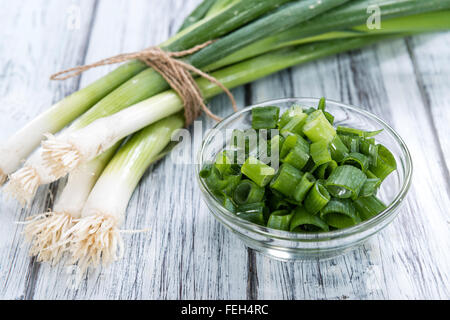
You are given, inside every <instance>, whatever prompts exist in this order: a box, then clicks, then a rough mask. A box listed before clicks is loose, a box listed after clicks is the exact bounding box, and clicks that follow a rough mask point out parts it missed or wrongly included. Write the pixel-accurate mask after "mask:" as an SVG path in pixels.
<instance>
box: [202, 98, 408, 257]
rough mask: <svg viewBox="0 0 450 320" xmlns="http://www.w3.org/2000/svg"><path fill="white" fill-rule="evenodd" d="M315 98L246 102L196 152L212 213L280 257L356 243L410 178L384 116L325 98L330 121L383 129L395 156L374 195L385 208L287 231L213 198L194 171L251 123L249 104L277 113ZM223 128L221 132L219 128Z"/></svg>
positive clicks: (330, 252) (395, 206) (380, 224)
mask: <svg viewBox="0 0 450 320" xmlns="http://www.w3.org/2000/svg"><path fill="white" fill-rule="evenodd" d="M318 103H319V99H316V98H288V99H279V100H271V101H267V102H264V103H260V104H257V105H253V106H250V107H247V108H245V109H243V110H241V111H239V112H237V113H234V114H232V115H230V116H228V117H227V118H225V119H223V120H222V121H221V122H219V123H218V124H216V125H215V126H214V128H212V129H211V130H209V131H208V133H207V134H206V136H205V138H204V139H203V143H202V146H201V149H200V151H199V153H198V159H197V164H196V176H197V179H198V183H199V186H200V189H201V191H202V194H203V197H204V200H205V202H206V204H207V205H208V207H209V209H210V211H211V213H212V214H213V216H214V217H215V218H216V219H217V220H218V221H219V222H221V223H222V224H223V225H225V226H226V227H227V228H228V229H230V230H231V231H232V232H233V233H235V234H236V235H237V236H238V237H239V238H240V239H242V241H244V243H245V244H246V245H247V246H248V247H250V248H253V249H255V250H257V251H259V252H261V253H263V254H266V255H269V256H271V257H274V258H277V259H281V260H294V259H312V258H313V259H316V258H329V257H333V256H336V255H338V254H341V253H343V252H346V251H348V250H350V249H354V248H356V247H357V246H358V245H361V244H362V243H363V242H364V241H365V240H367V239H368V238H369V237H371V236H373V235H374V234H376V233H377V232H379V231H381V230H382V229H383V228H384V227H386V226H387V225H388V224H389V223H391V222H392V221H393V220H394V218H395V217H396V216H397V214H398V211H399V209H400V207H401V205H402V203H403V202H404V199H405V197H406V195H407V193H408V190H409V187H410V184H411V175H412V161H411V155H410V153H409V151H408V148H407V147H406V145H405V143H404V141H403V140H402V138H401V137H400V136H399V135H398V134H397V133H396V132H395V131H394V129H392V128H391V127H390V126H389V125H388V124H387V123H386V122H384V121H383V120H381V119H380V118H378V117H377V116H375V115H373V114H371V113H369V112H367V111H365V110H362V109H360V108H358V107H354V106H350V105H346V104H343V103H340V102H335V101H331V100H327V104H326V110H327V111H328V112H330V113H331V114H332V115H333V116H335V125H343V126H349V127H354V128H359V129H363V130H368V131H371V130H379V129H384V130H383V132H382V133H380V134H379V135H377V136H376V141H377V142H378V143H381V144H383V145H384V146H386V147H387V148H388V149H389V150H390V151H391V152H392V154H393V155H394V157H395V159H396V161H397V170H396V171H394V172H393V173H391V174H390V175H389V177H388V178H386V180H384V181H383V183H382V185H381V188H380V191H379V193H378V197H380V198H381V199H382V200H383V201H384V203H386V204H388V206H387V208H386V210H384V211H383V212H381V213H380V214H378V215H377V216H375V217H373V218H371V219H370V220H367V221H364V222H362V223H360V224H358V225H355V226H353V227H350V228H346V229H340V230H335V231H330V232H320V233H319V232H318V233H293V232H287V231H280V230H275V229H270V228H267V227H263V226H260V225H256V224H254V223H251V222H248V221H246V220H243V219H241V218H239V217H237V216H236V215H235V214H233V213H232V212H231V211H229V210H227V209H226V208H225V207H223V206H222V204H221V203H219V202H218V201H217V200H216V199H215V197H214V196H213V194H212V193H211V192H210V191H209V190H208V188H207V187H206V184H205V182H204V181H203V179H202V178H200V176H199V172H200V170H201V168H202V167H203V165H204V164H205V163H211V162H213V161H214V160H215V158H216V155H217V154H218V153H219V152H220V151H222V150H223V148H225V147H226V145H227V144H228V141H227V140H228V139H229V138H230V136H231V134H230V132H231V131H232V130H233V129H241V130H242V129H247V128H251V110H252V109H253V108H255V107H261V106H268V105H274V106H278V107H280V109H281V110H280V114H281V113H282V112H284V111H285V110H286V109H287V108H289V107H290V106H292V105H293V104H297V105H300V106H302V107H317V105H318ZM225 133H227V134H225Z"/></svg>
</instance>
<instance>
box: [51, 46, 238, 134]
mask: <svg viewBox="0 0 450 320" xmlns="http://www.w3.org/2000/svg"><path fill="white" fill-rule="evenodd" d="M213 42H214V40H210V41H207V42H205V43H203V44H200V45H197V46H195V47H193V48H191V49H188V50H183V51H178V52H167V51H164V50H162V49H161V48H159V47H150V48H147V49H144V50H142V51H139V52H133V53H123V54H119V55H116V56H113V57H110V58H106V59H103V60H100V61H98V62H95V63H92V64H88V65H84V66H78V67H75V68H70V69H67V70H64V71H61V72H58V73H55V74H53V75H52V76H51V77H50V79H51V80H66V79H69V78H72V77H75V76H78V75H80V74H81V73H83V72H84V71H86V70H89V69H92V68H96V67H99V66H105V65H110V64H116V63H121V62H125V61H128V60H134V59H138V60H141V61H142V62H144V63H145V64H146V65H148V66H149V67H151V68H153V69H154V70H155V71H156V72H158V73H159V74H160V75H161V76H162V77H163V78H164V79H165V80H166V81H167V83H168V84H169V85H170V87H171V88H172V89H173V90H175V92H176V93H177V94H178V95H179V96H180V98H181V99H182V100H183V104H184V115H185V119H186V126H189V125H191V124H192V122H193V121H194V120H195V119H196V118H197V117H198V116H200V114H201V112H202V111H203V112H205V113H206V114H207V115H208V116H209V117H210V118H212V119H214V120H216V121H220V120H221V118H220V117H218V116H216V115H215V114H214V113H212V112H211V110H210V109H209V108H208V107H207V106H206V104H205V102H204V99H203V95H202V92H201V90H200V88H199V86H198V85H197V83H196V82H195V79H194V77H193V75H192V74H193V73H194V74H197V75H199V76H201V77H203V78H205V79H207V80H208V81H210V82H212V83H214V84H216V85H217V86H218V87H220V88H221V89H222V90H223V91H224V92H225V93H226V94H227V96H228V97H229V99H230V101H231V104H232V106H233V110H234V111H235V112H236V111H237V106H236V101H235V99H234V97H233V95H232V93H231V92H230V90H228V89H227V88H226V87H225V86H224V85H223V84H222V83H221V82H220V81H218V80H217V79H216V78H214V77H212V76H210V75H209V74H207V73H206V72H203V71H202V70H200V69H198V68H196V67H194V66H192V65H190V64H189V63H186V62H184V61H182V60H178V59H176V58H181V57H184V56H187V55H190V54H193V53H195V52H197V51H199V50H201V49H203V48H205V47H207V46H209V45H210V44H211V43H213Z"/></svg>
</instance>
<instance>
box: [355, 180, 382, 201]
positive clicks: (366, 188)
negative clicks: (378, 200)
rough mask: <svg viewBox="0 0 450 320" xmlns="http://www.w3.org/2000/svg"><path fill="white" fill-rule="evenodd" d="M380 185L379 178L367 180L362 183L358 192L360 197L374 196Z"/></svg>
mask: <svg viewBox="0 0 450 320" xmlns="http://www.w3.org/2000/svg"><path fill="white" fill-rule="evenodd" d="M380 184H381V179H379V178H372V179H367V180H366V182H364V184H363V186H362V188H361V191H360V192H359V196H360V197H369V196H374V195H375V194H376V193H377V189H378V187H379V186H380Z"/></svg>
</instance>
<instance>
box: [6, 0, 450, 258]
mask: <svg viewBox="0 0 450 320" xmlns="http://www.w3.org/2000/svg"><path fill="white" fill-rule="evenodd" d="M206 2H211V1H207V0H205V2H204V3H202V5H204V6H205V8H207V9H205V8H200V7H201V6H202V5H201V6H200V7H199V8H200V9H202V10H200V9H199V10H198V11H197V12H198V14H197V15H196V16H195V17H194V18H193V19H191V21H190V22H188V23H187V24H186V25H185V26H183V28H182V30H181V31H180V32H179V33H178V34H177V35H175V36H174V37H172V38H171V39H169V40H168V41H166V42H165V43H163V44H162V45H161V46H160V47H161V48H163V49H165V50H169V51H177V50H183V49H188V48H190V47H192V46H194V45H197V44H200V43H203V42H205V41H207V40H211V39H217V38H219V39H218V40H217V41H215V42H214V43H213V44H211V45H210V46H208V47H206V48H204V49H202V50H201V51H199V52H197V53H195V54H193V55H191V56H189V57H187V58H186V59H185V60H186V61H187V62H189V63H191V64H192V65H194V66H196V67H199V68H203V69H205V70H208V71H213V73H212V76H214V77H215V78H216V79H217V80H219V81H220V82H222V83H223V84H224V85H225V86H226V87H228V88H233V87H236V86H239V85H242V84H244V83H248V82H251V81H254V80H256V79H259V78H261V77H264V76H266V75H269V74H271V73H273V72H276V71H279V70H282V69H284V68H288V67H290V66H293V65H296V64H300V63H304V62H307V61H312V60H315V59H318V58H321V57H325V56H328V55H332V54H336V53H340V52H343V51H347V50H352V49H355V48H360V47H362V46H364V45H368V44H372V43H375V42H377V41H380V40H383V39H387V38H391V37H398V36H403V35H405V34H411V33H416V32H423V31H431V30H441V29H449V28H450V26H449V20H448V19H446V17H448V11H438V10H442V9H449V8H450V0H443V1H434V0H432V1H426V2H424V1H418V0H402V1H391V0H389V1H388V0H378V1H367V0H353V1H344V0H328V1H312V0H302V1H287V0H250V1H242V0H232V1H230V0H228V1H227V0H216V2H214V3H213V4H211V3H206ZM369 3H370V4H377V5H379V7H380V8H381V9H382V12H383V21H384V20H386V21H389V24H387V26H388V28H384V29H383V32H382V34H378V33H380V32H372V30H365V29H364V27H361V25H364V23H365V21H366V20H367V16H368V14H367V5H368V4H369ZM388 19H389V20H388ZM410 21H414V22H415V24H414V28H412V27H411V23H410ZM192 23H193V24H192ZM383 27H384V25H383ZM410 27H411V28H410ZM349 28H351V29H350V30H349ZM336 30H341V31H340V32H338V33H335V32H333V31H336ZM341 38H344V39H341ZM333 39H336V40H333ZM267 43H269V45H265V44H267ZM197 83H198V85H199V87H200V89H201V91H202V93H203V95H204V97H205V98H210V97H213V96H215V95H217V94H219V93H220V92H221V90H220V88H219V87H217V86H216V85H214V84H211V83H209V82H208V81H206V80H204V79H198V80H197ZM168 89H169V87H168V84H167V83H166V82H165V80H164V79H163V77H162V76H160V75H159V74H158V73H156V72H155V71H154V70H152V69H150V68H148V67H147V66H146V65H145V64H144V63H142V62H140V61H131V62H129V63H126V64H124V65H123V66H121V67H119V68H118V69H116V70H115V71H113V72H112V73H110V74H108V75H107V76H105V77H103V78H101V79H100V80H97V81H96V82H94V83H93V84H92V85H90V86H88V87H86V88H84V89H82V90H80V91H78V92H76V93H74V94H73V95H71V96H69V97H67V98H66V99H64V100H62V101H61V102H59V103H57V104H56V105H55V106H53V107H52V108H50V110H49V111H47V112H45V113H44V114H42V115H41V116H39V117H38V118H37V119H35V120H33V121H32V122H31V123H30V124H28V125H27V126H26V127H25V128H23V129H22V130H21V131H19V133H17V134H16V135H14V136H13V137H12V138H11V139H10V140H8V141H7V142H6V144H5V145H4V146H3V147H2V151H3V152H2V153H1V158H0V175H1V176H0V178H2V180H5V179H6V175H7V174H8V175H10V178H11V180H10V182H9V185H8V189H9V190H10V191H11V192H12V193H14V194H15V195H16V196H17V197H18V198H19V199H22V201H24V202H27V201H29V200H30V199H31V198H32V197H33V196H34V194H35V192H36V189H37V187H38V186H39V185H41V184H47V183H50V182H52V181H55V180H56V179H58V178H60V177H62V176H64V175H65V174H66V173H68V172H70V175H69V183H68V185H67V186H66V189H65V190H64V194H68V195H70V194H74V193H77V194H79V195H80V198H79V199H78V200H74V201H75V202H77V201H78V202H77V203H75V204H74V205H71V204H70V201H67V200H65V199H67V198H66V197H61V198H60V201H59V203H58V205H57V206H55V208H54V210H53V211H55V212H54V213H52V214H48V215H45V218H44V219H36V220H32V223H30V224H29V225H27V228H26V233H27V234H28V235H29V237H30V238H31V239H32V241H34V244H35V247H33V248H32V252H33V254H40V258H41V259H43V260H50V261H57V260H58V259H59V258H60V257H61V254H62V252H63V251H64V250H67V249H69V250H70V251H71V252H72V254H73V257H74V259H75V261H79V263H80V264H81V265H83V266H85V267H87V266H88V265H97V264H98V263H100V261H103V262H104V263H108V262H110V261H112V260H114V259H115V258H116V257H117V256H120V254H116V253H117V252H116V251H115V249H117V248H120V237H119V235H120V234H119V233H118V232H119V228H120V226H121V223H122V221H123V216H124V215H125V207H126V203H127V202H128V200H129V197H130V196H131V192H132V191H128V192H127V193H126V196H124V197H123V198H122V199H121V201H122V202H121V206H120V209H118V210H117V211H116V210H114V209H113V208H106V209H103V207H102V206H103V205H104V204H100V202H101V201H104V202H106V203H108V202H109V201H111V199H113V197H111V196H110V197H108V198H107V199H108V200H107V201H105V197H104V196H95V194H102V189H104V188H106V187H107V185H108V184H106V183H102V182H101V181H106V179H107V178H104V179H103V178H102V177H103V175H107V172H110V170H108V169H106V170H105V172H104V173H103V174H102V175H101V177H100V179H99V181H98V182H97V184H96V185H95V187H94V190H92V192H91V189H92V186H93V185H94V183H95V180H96V177H98V176H99V175H100V174H101V172H102V169H103V168H104V167H105V166H106V165H107V162H108V159H109V158H110V157H111V156H112V154H113V153H114V151H115V149H116V148H117V146H118V145H119V144H120V141H121V140H122V139H125V138H126V137H127V136H129V135H131V134H134V133H136V132H138V131H139V130H143V131H140V132H139V133H136V134H135V136H134V137H140V139H137V138H133V139H132V140H130V142H127V144H126V145H125V146H123V147H121V148H120V150H119V152H118V154H117V155H116V156H114V158H113V159H112V160H111V163H114V162H116V161H117V163H118V164H119V165H116V166H115V168H116V169H115V170H116V171H121V170H124V171H123V172H127V170H129V168H130V167H129V165H130V164H131V163H133V161H138V160H136V159H138V158H139V157H138V155H139V153H140V151H139V150H140V148H137V147H136V148H133V147H129V150H134V151H129V152H131V153H133V152H134V156H130V157H127V156H126V154H125V151H123V150H127V146H128V143H131V141H134V142H135V143H138V142H139V143H145V142H144V141H145V140H146V139H149V140H152V138H150V137H147V138H145V137H146V136H145V134H143V133H142V132H144V131H146V130H147V129H144V128H148V126H150V128H151V127H152V124H154V123H155V126H156V125H157V124H158V123H160V122H161V121H166V120H167V119H169V118H171V117H175V115H176V114H177V113H179V112H180V111H182V110H183V104H182V101H181V99H180V97H178V95H177V94H176V93H175V92H174V91H172V90H168ZM83 112H84V113H83ZM80 115H81V116H80ZM79 116H80V117H79ZM77 117H79V118H78V119H77V120H76V121H75V122H74V123H73V124H71V125H70V127H69V128H68V129H66V130H64V131H62V132H61V133H58V134H57V136H56V137H54V136H51V135H48V137H49V139H48V140H46V141H44V142H43V148H42V149H38V150H37V151H35V153H34V155H33V156H32V157H30V158H29V159H28V161H27V163H26V164H25V166H24V167H23V168H22V169H20V170H19V171H17V172H16V173H13V172H14V170H16V169H18V168H19V167H20V164H21V161H22V160H23V159H25V158H26V157H27V156H28V155H29V154H30V153H31V152H32V151H33V150H34V149H35V148H36V147H37V145H38V144H39V142H40V141H41V139H42V136H43V134H45V133H51V134H56V133H57V132H58V131H60V130H61V129H62V128H63V127H65V126H66V125H68V124H69V123H70V122H71V121H73V120H74V119H76V118H77ZM172 129H173V127H172ZM163 131H164V130H163ZM165 132H166V133H167V132H168V131H165ZM167 136H169V134H168V133H167ZM138 140H139V141H138ZM141 140H142V141H141ZM161 141H164V139H162V138H161ZM159 147H161V146H160V145H159ZM159 147H158V148H159ZM152 148H155V150H156V149H158V148H157V147H156V146H153V147H152ZM160 149H162V147H161V148H160ZM152 152H153V151H152ZM108 154H109V155H108ZM155 154H160V152H156V153H152V156H149V157H147V158H146V159H145V161H144V160H142V161H140V163H141V165H142V167H140V168H139V170H140V171H142V170H145V168H146V167H147V166H148V163H149V162H148V161H147V160H149V159H150V160H151V158H155V157H156V156H155ZM116 157H118V158H117V159H120V158H122V159H125V160H117V159H116ZM138 162H139V161H138ZM150 162H151V161H150ZM127 165H128V167H127ZM119 167H121V168H119ZM107 168H109V165H108V166H107ZM89 172H90V174H89ZM89 177H90V178H89ZM136 179H137V178H135V180H136ZM135 180H133V181H135ZM137 180H139V179H137ZM77 181H78V182H77ZM109 181H111V180H109ZM136 183H137V182H136ZM136 183H130V185H134V186H135V184H136ZM116 186H117V183H116ZM130 188H131V187H130ZM80 189H83V190H82V191H79V190H80ZM133 189H134V187H133ZM105 190H106V189H105ZM94 191H95V193H94ZM89 194H91V195H89ZM103 194H108V192H106V191H105V193H103ZM91 196H92V197H91ZM88 197H89V200H88V203H87V204H86V203H85V201H86V200H87V198H88ZM113 200H114V199H113ZM96 202H97V203H96ZM94 207H98V208H100V209H92V208H94ZM86 208H88V209H86ZM80 217H82V218H81V219H79V218H80ZM110 217H114V218H110ZM97 236H98V237H97ZM74 248H75V249H74Z"/></svg>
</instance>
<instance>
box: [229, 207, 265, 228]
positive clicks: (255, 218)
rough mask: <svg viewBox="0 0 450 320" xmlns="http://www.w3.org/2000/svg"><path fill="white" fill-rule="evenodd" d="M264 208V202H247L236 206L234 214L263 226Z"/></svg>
mask: <svg viewBox="0 0 450 320" xmlns="http://www.w3.org/2000/svg"><path fill="white" fill-rule="evenodd" d="M264 210H265V204H264V202H257V203H249V204H244V205H241V206H238V208H237V210H236V215H237V216H238V217H239V218H241V219H244V220H247V221H250V222H253V223H256V224H259V225H262V226H263V225H264V224H265V219H264Z"/></svg>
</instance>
